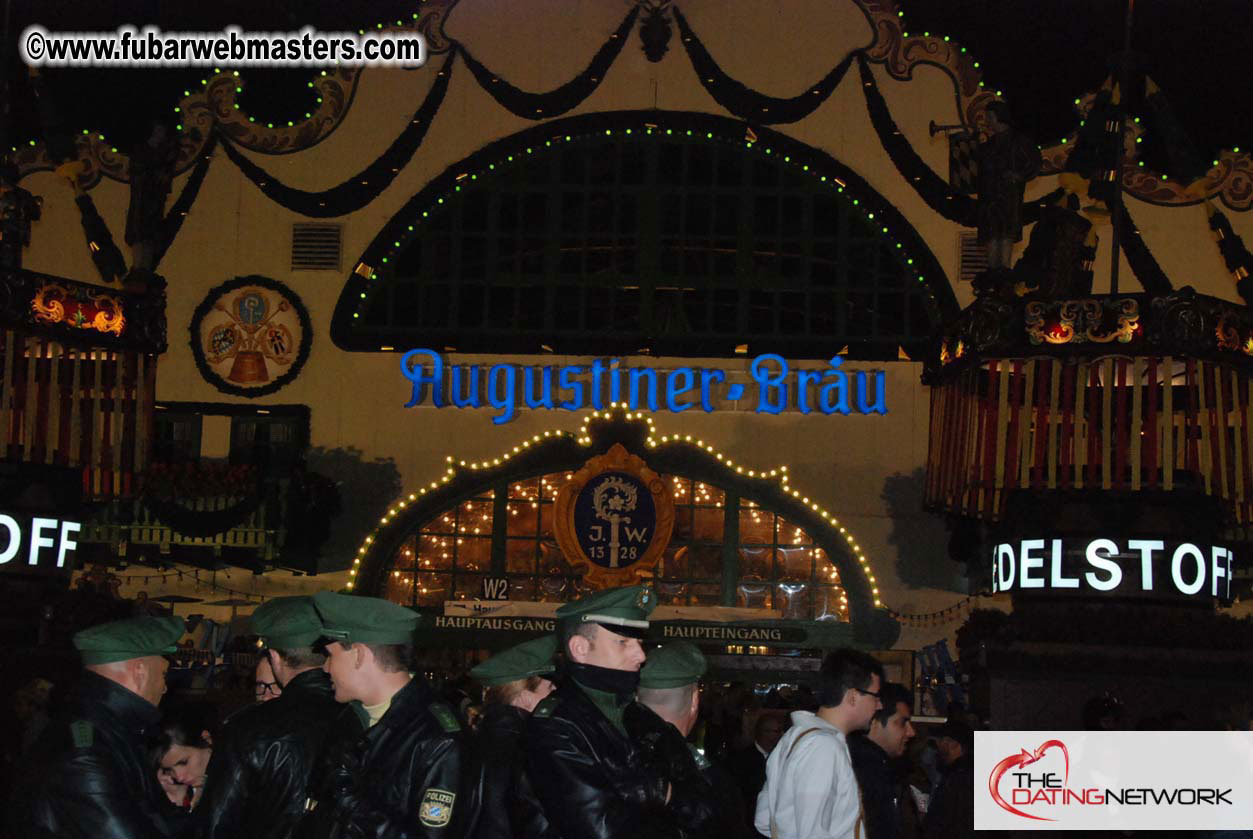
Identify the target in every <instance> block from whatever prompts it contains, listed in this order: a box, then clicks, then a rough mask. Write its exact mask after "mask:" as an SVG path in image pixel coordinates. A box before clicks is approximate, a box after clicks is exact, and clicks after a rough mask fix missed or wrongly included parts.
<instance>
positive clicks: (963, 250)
mask: <svg viewBox="0 0 1253 839" xmlns="http://www.w3.org/2000/svg"><path fill="white" fill-rule="evenodd" d="M957 250H958V253H959V254H960V255H961V281H962V282H963V283H969V282H973V281H974V278H975V275H976V274H978V273H979V272H981V271H986V270H988V253H987V251H986V250H984V249H983V245H981V244H979V234H978V233H975V232H973V231H971V232H970V233H959V234H957Z"/></svg>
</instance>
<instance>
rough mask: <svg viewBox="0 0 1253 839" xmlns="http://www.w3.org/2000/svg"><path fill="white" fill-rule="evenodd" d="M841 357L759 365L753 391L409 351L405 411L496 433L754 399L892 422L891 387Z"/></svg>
mask: <svg viewBox="0 0 1253 839" xmlns="http://www.w3.org/2000/svg"><path fill="white" fill-rule="evenodd" d="M843 363H844V359H842V358H840V357H839V356H838V355H837V356H835V357H834V358H832V359H831V360H830V361H829V362H827V364H828V367H827V369H820V370H793V369H792V368H791V367H790V366H789V365H788V362H787V361H786V360H785V359H784V358H783V357H782V356H780V355H775V354H774V353H766V354H764V355H759V356H757V357H756V358H755V359H753V363H752V364H751V365H750V366H749V374H750V375H751V376H752V379H753V384H752V385H748V384H740V383H737V382H728V381H727V373H726V371H725V370H719V369H716V368H700V367H679V368H677V369H674V370H666V371H662V370H657V369H655V368H652V367H623V366H622V363H621V361H620V360H619V359H616V358H611V359H603V358H598V359H596V360H594V361H593V362H592V363H591V364H564V365H554V364H548V365H544V366H542V367H541V366H523V365H519V364H509V363H506V362H501V363H499V364H493V365H490V366H488V367H487V368H486V372H485V373H484V369H483V368H484V365H480V364H448V363H447V361H446V360H445V358H444V356H443V354H442V353H438V352H436V351H435V350H428V349H417V350H410V351H409V352H407V353H405V354H404V355H403V356H401V359H400V371H401V373H403V374H404V376H405V378H406V379H408V380H409V381H410V382H411V383H412V386H413V390H412V394H411V396H410V398H409V401H408V402H406V403H405V407H406V408H412V407H413V406H415V405H421V404H422V403H424V402H427V401H429V402H430V404H432V405H434V406H435V407H437V408H443V407H448V406H451V407H455V408H482V407H491V408H495V409H497V410H498V411H499V412H500V413H498V414H497V415H496V416H494V417H492V422H493V423H496V424H497V425H501V424H503V423H506V422H509V421H510V420H512V419H513V418H514V417H516V416H517V412H518V409H519V408H523V407H525V408H544V409H546V410H549V411H552V410H563V411H581V410H584V409H589V408H591V409H595V410H604V409H605V408H606V407H607V406H608V405H609V404H610V403H626V404H627V407H628V408H629V409H630V410H632V411H638V410H648V411H661V410H663V409H664V410H667V411H671V412H673V413H676V414H677V413H682V412H683V411H686V410H689V409H690V408H699V409H701V410H703V411H705V412H706V413H711V412H713V411H714V410H716V406H715V401H721V400H727V401H731V402H735V401H739V400H741V399H745V398H748V399H749V400H751V402H750V404H753V405H754V408H753V410H755V411H756V412H757V413H759V414H781V413H783V412H784V411H785V410H788V409H789V408H795V410H797V411H798V412H800V413H802V414H809V413H820V414H850V413H854V412H856V413H860V414H886V413H887V412H888V409H887V390H886V388H887V383H886V376H885V374H884V372H883V371H882V370H870V371H865V370H858V371H854V372H852V373H846V372H845V371H844V370H842V369H841V366H842V365H843ZM519 391H521V393H519Z"/></svg>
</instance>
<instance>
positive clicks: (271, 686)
mask: <svg viewBox="0 0 1253 839" xmlns="http://www.w3.org/2000/svg"><path fill="white" fill-rule="evenodd" d="M251 623H252V630H253V632H255V633H257V635H258V636H260V638H261V641H262V643H263V644H265V651H264V653H263V655H262V660H263V661H265V662H266V663H267V669H269V671H270V673H272V674H273V675H272V676H270V678H269V679H267V678H265V677H264V675H263V674H262V673H261V670H260V669H258V671H257V677H256V683H257V686H256V692H257V700H258V703H257V704H256V705H250V706H248V707H247V708H244V709H243V710H242V711H240V712H238V713H237V714H235V715H234V716H232V717H231V718H230V719H228V720H227V722H226V727H225V730H224V731H223V732H222V734H221V736H220V737H219V738H218V739H217V741H216V742H215V743H214V749H213V757H212V758H210V760H209V771H208V777H207V780H206V781H205V790H204V793H203V798H202V800H201V802H200V805H199V806H198V807H197V809H196V810H195V813H194V815H195V817H196V819H197V821H198V822H199V823H200V824H199V825H198V827H199V828H200V829H199V831H198V833H197V835H198V836H200V837H203V839H216V837H236V836H248V837H250V839H285V837H288V836H291V835H292V834H293V832H294V831H295V829H296V826H297V824H299V822H300V820H301V819H302V818H303V817H304V813H305V806H306V804H307V802H308V800H309V789H310V787H311V785H312V782H313V775H314V772H315V770H316V768H317V767H318V766H320V765H321V761H322V759H323V755H324V752H325V751H326V748H327V743H328V742H329V741H330V738H331V737H332V736H338V734H339V733H340V732H344V731H346V730H347V731H351V732H353V733H356V732H357V731H359V730H360V724H359V723H358V722H357V719H356V716H355V715H354V714H352V713H350V712H349V709H348V708H347V706H345V705H341V704H340V703H338V702H336V701H335V691H334V689H333V688H332V686H331V680H330V678H329V677H328V676H327V675H326V674H325V673H323V672H322V664H323V662H324V661H325V660H326V656H324V655H322V654H321V653H318V652H315V651H314V650H313V644H314V643H315V642H316V641H317V640H318V639H319V638H321V637H322V621H321V619H320V618H319V617H318V613H317V610H316V609H315V608H314V606H313V598H311V597H276V598H274V599H272V600H268V601H266V602H265V603H262V604H261V605H260V606H258V607H257V609H256V611H255V612H253V614H252V619H251ZM269 700H272V701H269Z"/></svg>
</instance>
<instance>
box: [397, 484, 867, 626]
mask: <svg viewBox="0 0 1253 839" xmlns="http://www.w3.org/2000/svg"><path fill="white" fill-rule="evenodd" d="M570 476H571V473H570V472H551V473H548V474H545V475H541V476H538V477H534V478H528V479H526V480H519V481H509V482H502V483H500V484H498V485H496V486H495V487H493V488H492V489H488V490H486V491H484V492H481V493H477V494H475V495H473V496H472V497H470V498H466V499H464V500H462V501H459V502H457V503H456V504H454V505H452V506H450V507H448V508H446V509H444V510H441V511H439V512H437V513H436V514H435V515H433V516H431V517H430V518H428V519H427V520H426V521H425V522H423V523H421V524H420V525H419V526H418V527H417V528H416V529H415V530H414V531H413V532H410V533H409V534H407V535H406V537H405V538H403V539H402V540H400V541H399V542H398V544H397V545H396V547H394V548H393V549H392V551H391V555H390V557H388V558H387V559H385V560H384V562H385V564H386V566H387V569H386V573H385V575H384V580H385V581H386V583H385V588H384V590H383V596H385V597H386V598H388V599H389V600H392V601H394V602H396V603H401V604H403V605H405V606H415V607H431V608H438V607H440V606H442V605H443V603H444V601H447V600H473V599H476V598H478V597H479V596H480V593H481V591H482V583H483V580H484V578H485V577H487V576H489V575H493V574H494V573H501V572H503V573H501V575H502V576H506V577H507V578H508V580H509V599H510V600H532V601H549V602H564V601H566V600H572V599H575V598H577V597H580V596H582V595H583V594H586V593H587V592H589V591H591V590H592V588H591V587H590V586H588V585H586V584H585V582H584V580H583V578H582V575H581V574H580V573H579V572H578V571H577V570H576V569H574V568H571V566H570V564H569V563H568V562H567V561H566V559H565V557H564V556H563V555H562V553H561V550H560V549H559V548H558V547H557V542H556V539H555V537H554V535H553V510H554V500H555V498H556V494H557V491H558V489H559V488H560V487H561V485H562V484H564V483H565V482H566V481H567V480H569V479H570ZM663 477H664V480H666V481H668V482H669V483H670V487H671V492H672V493H673V496H674V499H675V526H674V532H673V535H672V536H671V539H670V543H669V545H668V547H667V548H666V550H665V552H664V553H663V555H662V557H661V559H660V560H659V562H658V563H657V565H656V567H655V568H653V569H649V570H651V571H652V573H653V574H654V575H655V576H654V578H653V582H654V586H655V588H656V590H657V593H658V596H659V599H660V602H661V603H662V604H666V605H675V606H716V605H721V604H724V603H728V602H729V604H730V605H737V606H744V607H748V608H759V609H773V610H777V611H779V612H780V613H781V614H782V617H784V618H788V619H795V620H835V621H847V620H848V599H847V596H846V595H845V593H844V589H843V587H842V586H841V585H840V575H839V571H838V570H837V569H836V567H835V566H834V565H833V564H832V563H831V562H829V561H828V558H827V554H826V551H825V550H824V549H823V548H821V547H819V546H818V544H817V543H816V540H815V539H814V537H813V536H811V535H810V534H809V533H808V532H807V530H806V527H805V525H804V524H802V523H799V522H797V521H794V520H790V519H788V518H786V517H785V516H783V515H779V514H777V513H775V512H773V511H771V510H769V509H767V508H765V507H763V506H761V505H760V504H758V503H757V502H754V501H751V500H749V499H744V498H740V497H739V496H738V495H737V494H736V493H735V492H727V491H726V490H725V489H723V488H720V487H718V486H715V485H713V484H709V483H705V482H703V481H700V480H693V479H691V478H686V477H681V476H679V475H674V474H671V475H665V476H663ZM498 495H501V496H503V498H504V504H503V514H502V515H500V516H499V517H498V516H497V513H501V512H502V508H501V505H499V504H497V497H498ZM727 562H729V563H730V565H731V566H732V573H731V574H727V573H726V570H727V569H726V567H725V564H726V563H727Z"/></svg>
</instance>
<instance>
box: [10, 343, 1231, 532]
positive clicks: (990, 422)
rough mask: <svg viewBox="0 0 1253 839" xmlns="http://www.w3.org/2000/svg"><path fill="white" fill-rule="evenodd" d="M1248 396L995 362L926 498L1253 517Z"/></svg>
mask: <svg viewBox="0 0 1253 839" xmlns="http://www.w3.org/2000/svg"><path fill="white" fill-rule="evenodd" d="M1177 368H1178V370H1179V380H1178V383H1177V384H1176V380H1175V378H1174V374H1175V371H1176V369H1177ZM21 398H22V397H21V394H18V399H19V400H20V399H21ZM136 399H138V396H137V397H136ZM1250 402H1253V382H1251V381H1250V380H1249V379H1248V377H1246V376H1245V375H1244V374H1242V373H1241V371H1239V370H1237V369H1235V368H1233V367H1229V366H1227V365H1225V364H1221V363H1215V362H1204V363H1202V362H1199V361H1195V360H1191V359H1178V360H1176V359H1174V358H1171V357H1164V358H1156V357H1132V358H1129V357H1125V356H1123V357H1115V356H1107V357H1105V358H1099V359H1091V360H1085V359H1081V360H1079V361H1078V363H1066V362H1065V361H1064V360H1060V359H1051V358H1032V359H1002V360H997V361H991V362H988V363H987V364H985V365H984V366H982V367H980V368H978V369H970V370H965V371H962V372H961V373H959V374H957V375H955V376H954V377H953V379H952V380H951V381H949V382H948V383H946V384H943V385H940V386H938V387H936V388H935V390H933V392H932V395H931V405H932V408H931V411H932V415H931V423H930V428H929V450H928V456H927V470H928V474H927V478H926V497H927V503H928V504H929V505H931V506H933V507H940V508H943V509H946V510H949V511H951V512H957V513H961V514H964V515H970V516H975V517H979V518H985V519H995V518H997V517H999V515H1000V513H1001V511H1002V509H1003V507H1004V504H1005V498H1006V495H1007V494H1008V493H1010V492H1013V491H1014V490H1019V489H1055V488H1060V489H1065V488H1070V487H1074V488H1077V489H1084V488H1086V489H1096V488H1101V489H1108V490H1131V491H1140V490H1144V489H1163V490H1167V491H1170V490H1173V489H1174V488H1175V484H1176V477H1177V476H1178V477H1181V478H1183V476H1186V484H1185V486H1186V487H1187V488H1189V489H1197V490H1199V491H1203V492H1206V493H1209V494H1211V495H1213V496H1215V497H1218V498H1222V499H1224V500H1226V501H1227V502H1228V503H1229V504H1230V505H1231V510H1232V513H1233V515H1234V517H1235V519H1236V521H1237V522H1239V523H1241V524H1243V523H1246V522H1251V521H1253V423H1251V422H1250V419H1249V413H1250Z"/></svg>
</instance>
